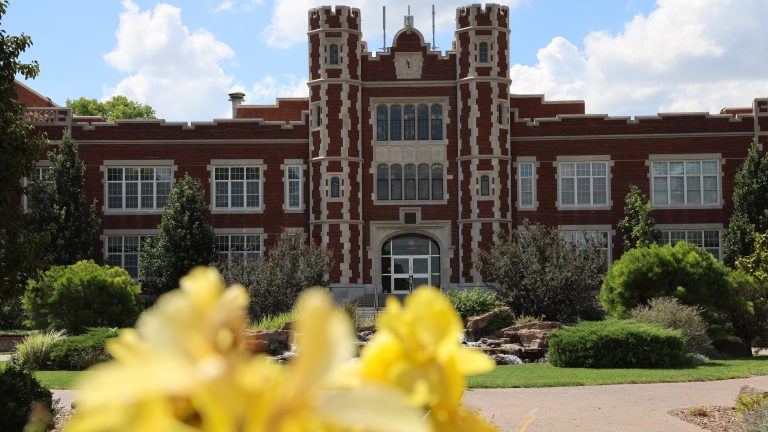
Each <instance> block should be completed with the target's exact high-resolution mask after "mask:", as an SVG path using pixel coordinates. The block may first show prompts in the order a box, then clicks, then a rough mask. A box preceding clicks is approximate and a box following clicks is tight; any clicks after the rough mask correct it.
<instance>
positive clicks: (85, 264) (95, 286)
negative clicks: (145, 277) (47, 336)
mask: <svg viewBox="0 0 768 432" xmlns="http://www.w3.org/2000/svg"><path fill="white" fill-rule="evenodd" d="M140 290H141V288H140V287H139V285H138V284H136V283H135V282H134V281H133V280H132V279H131V277H130V276H129V275H128V272H126V271H125V270H123V269H121V268H119V267H109V266H100V265H98V264H96V263H95V262H93V261H90V260H89V261H80V262H78V263H75V264H72V265H71V266H66V267H64V266H55V267H52V268H51V269H50V270H48V271H46V272H45V273H43V274H42V275H40V277H39V279H36V280H31V281H29V284H28V286H27V291H26V292H25V293H24V311H25V312H26V314H27V316H28V317H29V320H28V322H27V323H28V324H29V325H30V326H32V327H34V328H39V329H47V328H54V329H64V330H66V331H67V332H68V333H70V334H79V333H81V332H83V331H85V329H86V328H87V327H129V326H132V325H133V323H134V321H135V320H136V317H137V316H138V315H139V312H141V301H140V298H139V293H140Z"/></svg>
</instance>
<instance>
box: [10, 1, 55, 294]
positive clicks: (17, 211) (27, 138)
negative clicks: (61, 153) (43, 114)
mask: <svg viewBox="0 0 768 432" xmlns="http://www.w3.org/2000/svg"><path fill="white" fill-rule="evenodd" d="M7 7H8V2H7V1H4V0H0V22H2V19H3V17H4V16H5V12H6V8H7ZM31 45H32V40H31V39H30V37H29V36H27V35H25V34H21V35H19V36H11V35H8V34H7V33H6V32H5V30H3V29H0V185H2V187H0V221H2V223H1V224H0V299H8V298H11V297H14V296H17V295H19V294H20V293H21V291H22V289H23V287H24V284H25V283H26V280H27V278H28V277H29V276H30V275H32V274H33V273H34V272H35V270H36V269H37V263H38V259H37V258H38V253H39V252H40V251H41V250H42V249H43V246H41V243H40V239H38V238H34V237H30V236H29V235H27V234H26V233H25V230H24V214H23V210H22V208H21V206H20V205H19V197H21V195H22V194H23V192H24V190H23V187H22V183H21V179H22V178H23V177H25V176H29V174H30V173H31V171H32V167H33V166H34V162H35V161H36V160H38V159H39V158H40V157H42V156H43V155H44V154H45V144H46V142H45V140H44V139H43V138H42V137H41V136H40V135H39V134H36V133H35V130H34V128H33V127H32V126H30V125H28V124H27V123H25V122H24V107H23V106H22V105H21V104H20V103H18V102H17V101H16V98H17V95H16V86H15V84H14V81H15V78H16V76H17V75H21V76H23V77H24V78H27V79H30V78H34V77H35V76H37V74H38V72H39V66H38V64H37V62H35V61H32V62H30V63H23V62H21V61H19V56H20V55H21V53H23V52H24V51H26V50H27V48H29V47H30V46H31Z"/></svg>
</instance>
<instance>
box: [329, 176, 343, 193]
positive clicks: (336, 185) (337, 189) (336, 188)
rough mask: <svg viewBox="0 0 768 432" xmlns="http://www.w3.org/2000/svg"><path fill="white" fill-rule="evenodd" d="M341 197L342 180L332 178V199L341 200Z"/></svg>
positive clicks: (335, 177) (336, 177)
mask: <svg viewBox="0 0 768 432" xmlns="http://www.w3.org/2000/svg"><path fill="white" fill-rule="evenodd" d="M340 196H341V180H339V177H338V176H333V177H331V198H339V197H340Z"/></svg>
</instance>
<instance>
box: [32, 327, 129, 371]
mask: <svg viewBox="0 0 768 432" xmlns="http://www.w3.org/2000/svg"><path fill="white" fill-rule="evenodd" d="M118 333H119V331H118V329H115V328H106V327H95V328H90V329H88V332H87V333H85V334H82V335H79V336H71V337H67V338H64V339H62V340H60V341H58V342H56V343H54V344H53V346H52V347H51V351H50V354H49V356H48V362H47V364H46V365H45V368H46V369H47V370H85V369H88V368H89V367H91V366H93V365H95V364H96V363H100V362H103V361H107V360H110V358H111V357H110V356H109V354H107V352H106V351H105V350H104V344H106V342H107V341H108V340H109V339H113V338H116V337H117V336H118Z"/></svg>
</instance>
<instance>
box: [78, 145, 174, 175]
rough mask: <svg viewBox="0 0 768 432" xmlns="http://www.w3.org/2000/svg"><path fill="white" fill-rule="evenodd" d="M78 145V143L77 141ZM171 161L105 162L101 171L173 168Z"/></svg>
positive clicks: (132, 160)
mask: <svg viewBox="0 0 768 432" xmlns="http://www.w3.org/2000/svg"><path fill="white" fill-rule="evenodd" d="M78 143H79V141H78ZM173 164H174V160H173V159H126V160H112V159H110V160H105V161H104V162H102V163H101V167H100V168H101V170H102V171H104V167H111V168H112V167H128V168H134V167H158V166H164V167H165V166H173ZM173 171H176V167H175V166H174V167H173Z"/></svg>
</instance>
